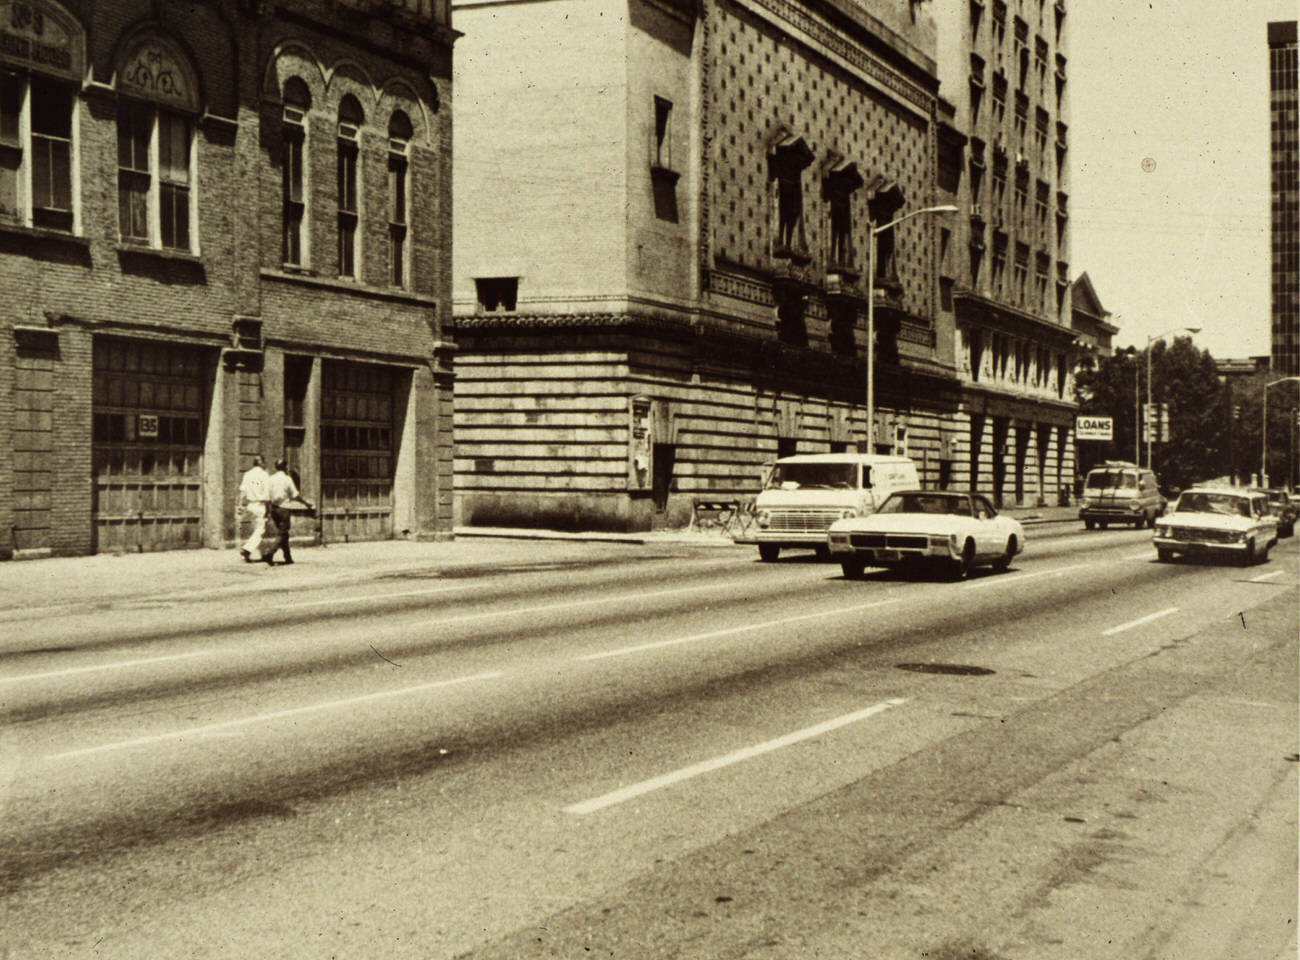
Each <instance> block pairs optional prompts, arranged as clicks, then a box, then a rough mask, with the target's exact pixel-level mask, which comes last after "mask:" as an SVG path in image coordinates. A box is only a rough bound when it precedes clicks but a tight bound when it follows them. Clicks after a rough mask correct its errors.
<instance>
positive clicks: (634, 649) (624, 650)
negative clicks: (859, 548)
mask: <svg viewBox="0 0 1300 960" xmlns="http://www.w3.org/2000/svg"><path fill="white" fill-rule="evenodd" d="M901 602H902V601H901V598H895V599H893V600H877V601H876V602H875V603H859V604H855V605H854V606H851V607H837V608H836V609H834V610H821V611H819V612H817V613H805V614H802V615H800V616H797V617H782V618H781V619H780V620H764V621H763V622H762V623H746V624H743V625H741V626H739V627H728V628H727V629H725V630H711V631H709V632H708V633H696V634H692V635H691V636H689V637H674V638H673V639H671V640H656V641H653V642H651V643H638V644H636V645H634V646H631V647H619V648H618V649H617V650H602V651H601V652H600V653H586V654H583V655H582V656H580V657H574V658H573V659H575V660H603V659H605V658H606V657H621V656H625V655H626V654H629V653H640V652H641V651H642V650H657V649H659V648H660V647H671V646H675V645H677V644H679V643H693V642H695V641H696V640H711V639H712V638H714V637H726V636H730V635H732V634H735V633H748V632H750V631H751V630H763V629H766V628H767V627H779V626H781V625H782V624H786V623H798V622H800V621H801V620H816V619H818V618H819V617H834V616H837V615H839V614H844V613H857V612H858V611H859V610H870V609H872V608H873V607H883V606H887V605H888V604H891V603H901Z"/></svg>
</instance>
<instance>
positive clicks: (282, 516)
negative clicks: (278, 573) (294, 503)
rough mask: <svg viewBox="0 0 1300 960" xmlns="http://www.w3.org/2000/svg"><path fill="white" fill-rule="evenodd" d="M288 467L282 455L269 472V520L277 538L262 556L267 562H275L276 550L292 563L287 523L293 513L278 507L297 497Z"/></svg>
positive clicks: (287, 561)
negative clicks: (268, 550) (273, 525)
mask: <svg viewBox="0 0 1300 960" xmlns="http://www.w3.org/2000/svg"><path fill="white" fill-rule="evenodd" d="M288 469H289V464H288V461H286V460H285V459H284V458H283V457H281V458H280V459H279V460H277V461H275V473H273V474H271V479H270V482H269V494H270V500H271V522H272V523H274V524H275V529H276V532H277V533H278V534H279V540H277V541H276V544H275V546H274V547H272V548H271V552H270V553H268V554H267V555H266V556H264V557H263V558H262V559H263V560H265V561H266V562H267V563H274V562H275V552H276V551H277V550H283V551H284V562H285V563H293V554H292V553H290V552H289V524H290V521H291V520H292V519H293V515H292V514H290V513H289V511H287V510H281V509H280V507H281V505H282V504H284V503H285V501H287V500H296V499H297V498H298V485H297V484H296V483H294V482H293V477H291V476H289V474H288V472H287V471H288Z"/></svg>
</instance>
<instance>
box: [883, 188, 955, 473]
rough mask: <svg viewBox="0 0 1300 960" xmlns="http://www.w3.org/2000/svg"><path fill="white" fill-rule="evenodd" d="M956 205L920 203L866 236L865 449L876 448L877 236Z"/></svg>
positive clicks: (953, 207)
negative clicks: (922, 205)
mask: <svg viewBox="0 0 1300 960" xmlns="http://www.w3.org/2000/svg"><path fill="white" fill-rule="evenodd" d="M956 212H957V208H956V207H955V206H953V205H952V204H950V203H945V204H941V205H939V206H937V207H922V208H921V209H920V210H913V211H912V212H911V213H905V214H903V215H902V216H901V217H897V218H895V219H893V220H890V221H889V222H888V223H882V224H881V225H880V226H878V227H876V226H873V227H872V228H871V230H870V232H869V234H868V236H869V238H870V239H869V256H868V259H867V449H866V450H865V451H864V452H866V453H875V451H876V237H877V236H878V235H879V234H881V233H883V232H884V231H886V230H888V229H890V228H891V227H894V226H897V225H898V224H900V223H902V222H903V221H904V220H910V219H912V218H913V217H919V216H920V215H921V214H923V213H956Z"/></svg>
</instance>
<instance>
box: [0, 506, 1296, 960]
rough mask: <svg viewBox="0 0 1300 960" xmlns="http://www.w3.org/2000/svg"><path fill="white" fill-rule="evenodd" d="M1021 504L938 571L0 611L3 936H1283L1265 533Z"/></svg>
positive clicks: (709, 574)
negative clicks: (1003, 538)
mask: <svg viewBox="0 0 1300 960" xmlns="http://www.w3.org/2000/svg"><path fill="white" fill-rule="evenodd" d="M1032 534H1033V535H1031V538H1030V544H1029V548H1028V550H1027V552H1026V554H1025V555H1024V556H1022V557H1021V558H1019V559H1018V560H1017V562H1016V564H1015V565H1014V566H1013V567H1012V569H1011V571H1010V572H1008V573H1005V574H992V573H988V572H985V571H981V572H980V573H978V574H977V575H976V576H974V577H972V578H971V579H969V580H968V581H965V582H961V583H948V582H943V581H939V580H927V579H924V578H909V577H903V576H898V575H894V574H890V573H888V572H885V571H874V572H869V573H868V575H867V576H866V578H865V579H863V580H861V581H848V580H845V579H844V578H843V577H842V576H841V575H840V572H839V568H838V566H836V565H833V564H821V563H816V562H812V559H811V557H804V556H799V555H792V556H791V557H789V558H786V559H783V560H781V561H779V562H777V563H772V564H765V563H759V562H757V560H756V557H755V556H754V555H753V552H752V548H742V547H737V546H726V545H721V546H695V545H688V544H674V543H668V542H665V543H661V544H645V543H642V544H620V543H581V544H578V543H553V544H546V543H532V544H527V545H522V546H521V545H520V544H518V543H502V544H500V545H497V546H496V548H495V549H492V548H486V547H482V546H480V547H478V548H476V550H477V552H476V553H474V554H473V555H472V556H471V555H470V554H469V553H464V554H460V555H454V556H453V555H452V553H451V551H444V554H443V555H441V556H439V557H437V558H436V559H433V560H428V561H424V562H410V563H404V564H402V565H399V566H394V567H392V568H391V569H388V570H386V571H384V572H379V573H375V572H374V571H372V572H371V573H370V574H368V575H365V576H361V575H357V576H351V577H349V576H347V575H346V572H341V573H340V575H339V576H338V577H329V578H321V577H312V576H310V575H302V574H300V572H299V571H296V570H285V571H274V572H273V571H265V570H258V571H256V573H257V574H258V575H263V574H267V573H281V572H282V573H286V574H290V575H292V576H295V577H296V578H297V579H296V580H293V581H289V582H286V583H285V585H284V586H285V589H268V588H267V584H266V582H265V581H264V580H263V581H261V582H259V583H258V586H257V588H256V589H251V588H250V589H246V590H238V591H231V590H225V589H219V588H208V587H204V588H203V589H200V590H195V591H193V592H191V593H190V594H189V595H186V594H185V593H184V592H183V591H182V592H180V593H169V592H167V591H160V592H156V593H155V594H153V595H142V594H140V593H133V594H130V595H119V596H115V597H108V598H100V599H95V598H94V597H83V598H67V599H62V600H59V601H57V602H48V601H47V602H45V603H43V604H32V605H23V604H21V603H16V604H11V605H10V606H9V607H8V608H7V609H5V610H4V611H3V612H2V613H0V617H3V618H4V620H5V622H6V623H7V624H8V625H9V627H10V629H9V630H8V631H7V632H6V634H5V637H4V639H3V640H2V641H0V715H3V717H4V720H5V725H4V728H3V729H4V731H5V735H4V741H3V749H4V753H3V756H4V757H5V764H4V776H5V787H6V788H5V791H4V793H3V797H4V817H3V821H2V822H0V845H2V847H3V850H4V851H5V853H4V859H3V862H2V867H0V878H2V879H3V885H2V886H0V891H2V895H3V898H4V910H5V914H6V917H7V921H6V924H5V928H4V932H3V933H2V934H0V938H2V940H0V945H3V946H4V947H5V948H6V949H8V950H9V951H10V954H11V955H13V956H22V957H28V956H31V957H46V956H49V957H56V956H57V957H81V956H85V957H129V958H136V957H142V958H149V957H168V958H170V957H230V956H258V957H335V956H337V957H372V956H373V957H381V956H382V957H392V956H412V957H415V956H418V957H443V956H446V957H451V956H458V955H474V956H485V957H488V956H491V957H524V956H562V957H572V956H585V955H593V954H594V955H604V956H619V957H636V958H640V957H657V956H664V957H668V956H684V957H709V958H711V957H730V956H736V957H749V956H753V957H814V956H818V957H820V956H825V957H832V956H835V957H840V956H853V955H865V952H869V953H870V954H871V955H873V956H877V957H899V958H903V957H907V958H910V957H922V956H927V957H951V958H953V960H956V958H957V957H967V956H970V957H985V958H1002V957H1005V958H1013V957H1014V958H1020V957H1060V956H1088V957H1115V958H1121V957H1123V958H1130V957H1141V956H1151V957H1165V956H1171V957H1172V956H1180V957H1181V956H1187V957H1200V956H1205V957H1230V956H1242V957H1245V956H1251V957H1265V958H1268V960H1272V958H1274V957H1281V956H1286V955H1287V954H1286V951H1288V950H1290V951H1291V953H1292V954H1293V953H1294V942H1295V940H1294V938H1295V933H1294V930H1295V927H1294V920H1295V909H1294V908H1295V839H1296V816H1295V809H1296V799H1295V794H1296V769H1297V763H1296V753H1297V742H1296V740H1297V738H1296V724H1297V697H1296V688H1297V650H1296V630H1295V623H1296V621H1297V616H1300V612H1298V610H1297V596H1298V594H1300V590H1298V587H1300V563H1298V562H1297V548H1296V542H1295V540H1288V541H1283V543H1282V544H1281V546H1280V547H1279V549H1277V550H1275V551H1274V553H1273V556H1272V559H1271V560H1270V561H1269V562H1268V563H1266V564H1260V565H1257V566H1254V567H1248V568H1241V567H1231V566H1218V565H1212V564H1199V563H1179V564H1159V563H1156V562H1155V558H1154V551H1153V550H1152V548H1151V545H1150V533H1149V532H1145V531H1118V530H1116V531H1108V532H1106V533H1100V532H1099V533H1093V534H1084V533H1082V531H1080V530H1077V529H1074V528H1069V529H1067V528H1052V529H1041V530H1037V531H1032ZM31 566H35V565H31ZM251 566H255V565H250V567H251ZM239 575H240V576H244V575H245V574H244V572H243V571H240V572H239ZM248 575H249V576H252V575H253V571H252V570H250V571H248ZM250 582H251V581H250ZM1279 891H1280V892H1279ZM945 951H946V952H945ZM963 951H964V952H963ZM979 951H982V952H979ZM1233 951H1237V952H1236V953H1234V952H1233Z"/></svg>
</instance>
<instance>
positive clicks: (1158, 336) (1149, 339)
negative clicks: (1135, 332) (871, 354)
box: [1134, 327, 1201, 470]
mask: <svg viewBox="0 0 1300 960" xmlns="http://www.w3.org/2000/svg"><path fill="white" fill-rule="evenodd" d="M1179 330H1186V331H1187V332H1188V333H1200V332H1201V328H1200V327H1174V328H1173V329H1172V330H1166V331H1165V332H1164V333H1158V334H1156V335H1155V336H1154V337H1147V416H1146V421H1147V469H1148V470H1150V469H1151V434H1152V433H1154V432H1155V431H1154V430H1152V429H1151V345H1152V344H1153V343H1155V342H1156V341H1157V340H1163V339H1164V338H1165V337H1167V336H1169V334H1171V333H1177V332H1178V331H1179ZM1134 402H1135V403H1136V402H1137V400H1136V398H1134ZM1141 465H1142V464H1141V462H1139V463H1138V466H1141Z"/></svg>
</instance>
